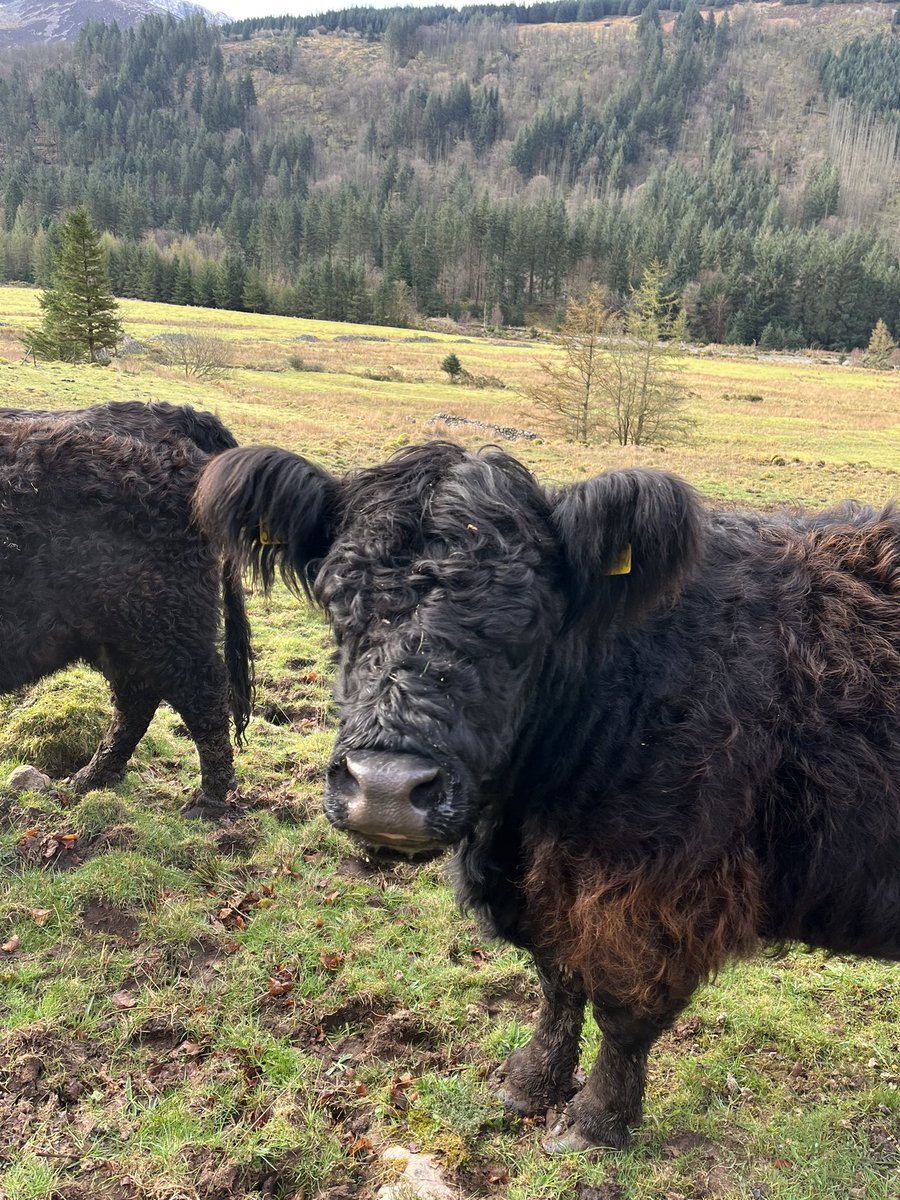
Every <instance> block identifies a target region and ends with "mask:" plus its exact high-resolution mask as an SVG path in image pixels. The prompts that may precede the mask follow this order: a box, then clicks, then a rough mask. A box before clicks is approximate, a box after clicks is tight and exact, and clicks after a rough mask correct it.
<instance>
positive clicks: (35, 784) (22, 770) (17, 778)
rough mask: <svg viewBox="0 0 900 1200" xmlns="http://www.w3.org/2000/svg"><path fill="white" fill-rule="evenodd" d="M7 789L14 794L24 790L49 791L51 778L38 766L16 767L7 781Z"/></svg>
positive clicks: (19, 793) (17, 794)
mask: <svg viewBox="0 0 900 1200" xmlns="http://www.w3.org/2000/svg"><path fill="white" fill-rule="evenodd" d="M6 790H7V791H8V792H12V794H13V795H14V796H19V795H21V793H22V792H49V791H50V779H49V777H48V776H47V775H44V774H43V772H41V771H38V770H37V768H36V767H16V769H15V770H14V771H13V772H12V774H11V775H10V777H9V779H7V781H6Z"/></svg>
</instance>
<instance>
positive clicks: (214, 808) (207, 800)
mask: <svg viewBox="0 0 900 1200" xmlns="http://www.w3.org/2000/svg"><path fill="white" fill-rule="evenodd" d="M181 815H182V816H183V817H185V818H186V819H187V820H188V821H198V820H201V819H205V820H207V821H225V820H232V819H234V818H235V817H237V816H240V813H239V811H238V808H237V805H236V804H234V803H231V804H229V803H228V802H227V801H225V800H214V799H212V798H211V797H210V796H207V795H206V793H205V792H203V791H202V790H200V791H198V792H196V793H195V794H194V795H193V796H192V797H191V799H190V800H188V802H187V804H185V805H184V807H183V808H182V810H181Z"/></svg>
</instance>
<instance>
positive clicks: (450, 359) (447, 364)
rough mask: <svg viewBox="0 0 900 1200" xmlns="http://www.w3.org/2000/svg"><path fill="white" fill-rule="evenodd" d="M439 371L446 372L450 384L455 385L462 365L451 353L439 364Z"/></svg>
mask: <svg viewBox="0 0 900 1200" xmlns="http://www.w3.org/2000/svg"><path fill="white" fill-rule="evenodd" d="M441 370H442V371H446V372H447V374H448V375H449V377H450V382H451V383H455V382H456V377H457V375H459V373H460V372H461V371H462V363H461V362H460V361H459V359H458V358H457V357H456V355H455V354H454V353H453V352H452V351H451V352H450V353H449V354H448V355H447V357H446V358H445V359H444V361H443V362H442V363H441Z"/></svg>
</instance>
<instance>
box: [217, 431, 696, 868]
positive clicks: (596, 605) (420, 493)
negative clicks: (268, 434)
mask: <svg viewBox="0 0 900 1200" xmlns="http://www.w3.org/2000/svg"><path fill="white" fill-rule="evenodd" d="M198 511H199V514H200V517H201V520H202V521H203V523H204V524H205V526H206V527H207V529H209V530H211V531H213V532H215V533H216V534H217V535H218V536H219V537H220V538H224V540H225V541H226V542H228V543H230V544H231V545H232V546H233V547H234V548H236V549H238V550H239V551H240V552H242V553H243V555H244V557H245V558H246V559H247V560H248V561H249V562H250V563H251V565H252V566H253V567H254V568H255V569H256V571H257V573H258V574H259V575H261V577H262V579H263V582H264V583H266V584H268V583H270V582H271V580H272V578H273V577H274V573H275V571H276V569H278V568H280V569H281V571H282V573H283V574H284V575H285V577H286V579H287V581H288V582H289V583H291V584H293V585H294V586H297V585H299V586H300V587H302V588H303V589H304V590H306V591H307V592H308V593H309V594H311V595H312V596H313V597H314V598H315V599H316V601H317V602H318V603H319V604H321V605H322V607H323V608H324V609H325V610H326V612H327V613H328V614H329V617H330V619H331V623H332V628H333V630H334V636H335V641H336V643H337V647H338V679H337V685H336V695H337V699H338V703H339V706H340V712H341V723H340V729H339V731H338V736H337V740H336V743H335V748H334V753H333V755H332V758H331V762H330V764H329V767H328V779H327V785H326V791H325V810H326V813H327V814H328V817H329V819H330V820H331V821H332V822H333V823H334V824H335V825H337V826H339V827H340V828H342V829H346V830H347V831H348V832H350V833H351V834H353V835H354V836H355V837H356V838H358V839H360V840H361V841H363V842H364V843H365V844H366V845H367V846H369V847H373V848H384V849H390V850H396V851H400V852H403V853H407V854H428V853H433V852H436V851H438V850H441V849H444V848H446V847H448V846H451V845H453V844H454V843H456V842H458V841H459V840H460V839H461V838H462V837H463V836H464V835H465V834H466V833H468V832H469V831H470V830H471V829H472V828H473V827H474V825H475V823H476V821H477V819H478V814H479V812H480V810H481V808H482V806H483V804H484V801H485V799H486V797H488V796H490V795H493V794H496V793H497V792H498V791H501V792H502V789H503V778H504V774H505V772H506V769H507V764H508V763H509V761H510V757H511V755H513V754H514V752H515V747H516V742H517V738H518V736H519V733H520V731H521V729H522V726H523V723H524V722H525V721H526V719H527V718H528V715H529V713H530V710H531V707H532V704H533V702H534V698H535V696H536V693H537V689H538V681H539V678H540V676H541V673H542V671H543V669H544V666H545V662H546V659H547V656H548V654H549V653H551V652H552V650H553V648H554V646H555V644H556V643H557V641H558V639H560V638H561V637H564V636H566V637H577V636H580V633H579V631H580V630H583V629H584V627H585V623H588V625H589V626H594V627H596V626H598V625H604V626H605V625H606V624H608V623H609V622H610V621H612V620H618V619H623V620H629V619H634V618H635V617H637V616H638V615H639V614H640V613H641V612H643V611H644V610H646V609H648V608H651V607H653V606H654V605H657V604H659V603H661V602H662V601H663V600H664V599H665V598H666V597H667V596H673V595H674V594H675V593H676V592H677V589H678V587H679V586H680V583H681V582H682V580H683V578H684V576H685V574H686V573H687V572H688V571H689V570H690V569H691V567H692V566H693V564H694V562H695V560H696V557H697V553H698V543H699V517H698V510H697V505H696V500H695V497H694V494H693V492H692V491H691V489H690V488H689V487H687V485H685V484H683V483H682V482H680V481H679V480H677V479H674V478H673V477H671V476H668V475H663V474H661V473H658V472H651V471H638V470H628V471H618V472H611V473H610V474H608V475H601V476H598V477H596V478H594V479H590V480H587V481H585V482H583V483H580V484H576V485H574V486H572V487H569V488H565V489H562V490H560V491H559V492H557V493H547V492H546V491H545V490H544V489H543V488H541V487H540V486H539V485H538V484H537V482H536V481H535V479H534V478H533V476H532V475H531V474H530V473H529V472H528V471H527V470H526V469H525V468H524V467H522V466H521V465H520V464H519V463H517V462H516V461H515V460H514V459H513V458H511V457H510V456H509V455H507V454H504V453H502V452H501V451H499V450H488V451H486V452H484V453H482V454H478V455H474V454H470V453H468V452H466V451H464V450H463V449H461V448H460V447H459V446H455V445H451V444H449V443H440V442H438V443H431V444H429V445H426V446H421V447H414V448H411V449H409V450H405V451H403V452H401V453H400V454H398V455H397V456H395V457H394V458H392V459H391V460H389V461H388V462H387V463H384V464H382V465H380V466H377V467H373V468H370V469H368V470H365V471H361V472H359V473H358V474H356V475H354V476H351V477H349V478H347V479H344V480H338V479H336V478H334V477H332V476H330V475H328V474H327V473H325V472H324V471H322V470H320V469H319V468H317V467H313V466H312V465H311V464H310V463H308V462H307V461H306V460H305V459H301V458H299V457H298V456H296V455H292V454H289V453H288V452H286V451H279V450H274V449H271V448H265V447H264V448H249V449H245V450H234V451H229V452H227V453H226V454H224V455H221V456H219V457H218V458H216V459H215V460H213V462H211V463H210V465H209V466H208V467H207V468H206V471H205V473H204V478H203V481H202V483H201V486H200V490H199V493H198ZM628 555H630V571H629V572H628V573H625V574H623V573H614V572H622V571H624V570H625V567H626V565H627V564H626V562H625V559H626V556H628Z"/></svg>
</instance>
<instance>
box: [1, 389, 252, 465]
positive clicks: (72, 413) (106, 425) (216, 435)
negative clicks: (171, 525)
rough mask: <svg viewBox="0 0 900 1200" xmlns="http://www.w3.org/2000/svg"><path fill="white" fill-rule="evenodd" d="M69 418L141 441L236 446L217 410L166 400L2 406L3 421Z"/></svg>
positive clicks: (211, 450) (215, 450)
mask: <svg viewBox="0 0 900 1200" xmlns="http://www.w3.org/2000/svg"><path fill="white" fill-rule="evenodd" d="M34 420H51V421H60V420H63V421H67V422H69V423H70V424H71V425H72V426H74V427H77V428H79V429H93V430H95V431H96V432H98V433H124V434H127V435H128V436H129V437H136V438H140V439H141V440H142V441H148V442H157V441H160V440H161V439H163V438H167V437H183V438H187V439H188V441H191V442H193V443H194V445H195V446H197V447H198V448H199V449H200V450H203V451H204V453H206V454H219V453H221V451H223V450H231V449H233V448H234V447H235V446H236V445H237V439H236V438H235V436H234V434H233V433H232V432H231V430H230V429H228V428H226V426H225V425H223V423H222V422H221V421H220V420H219V418H218V417H217V416H215V414H214V413H209V412H202V411H201V410H199V409H196V408H193V407H192V406H191V405H190V404H169V403H168V402H167V401H166V400H151V401H149V403H147V404H144V403H143V402H142V401H140V400H110V401H109V402H108V403H106V404H92V405H91V406H90V407H89V408H71V409H27V408H0V421H34Z"/></svg>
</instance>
